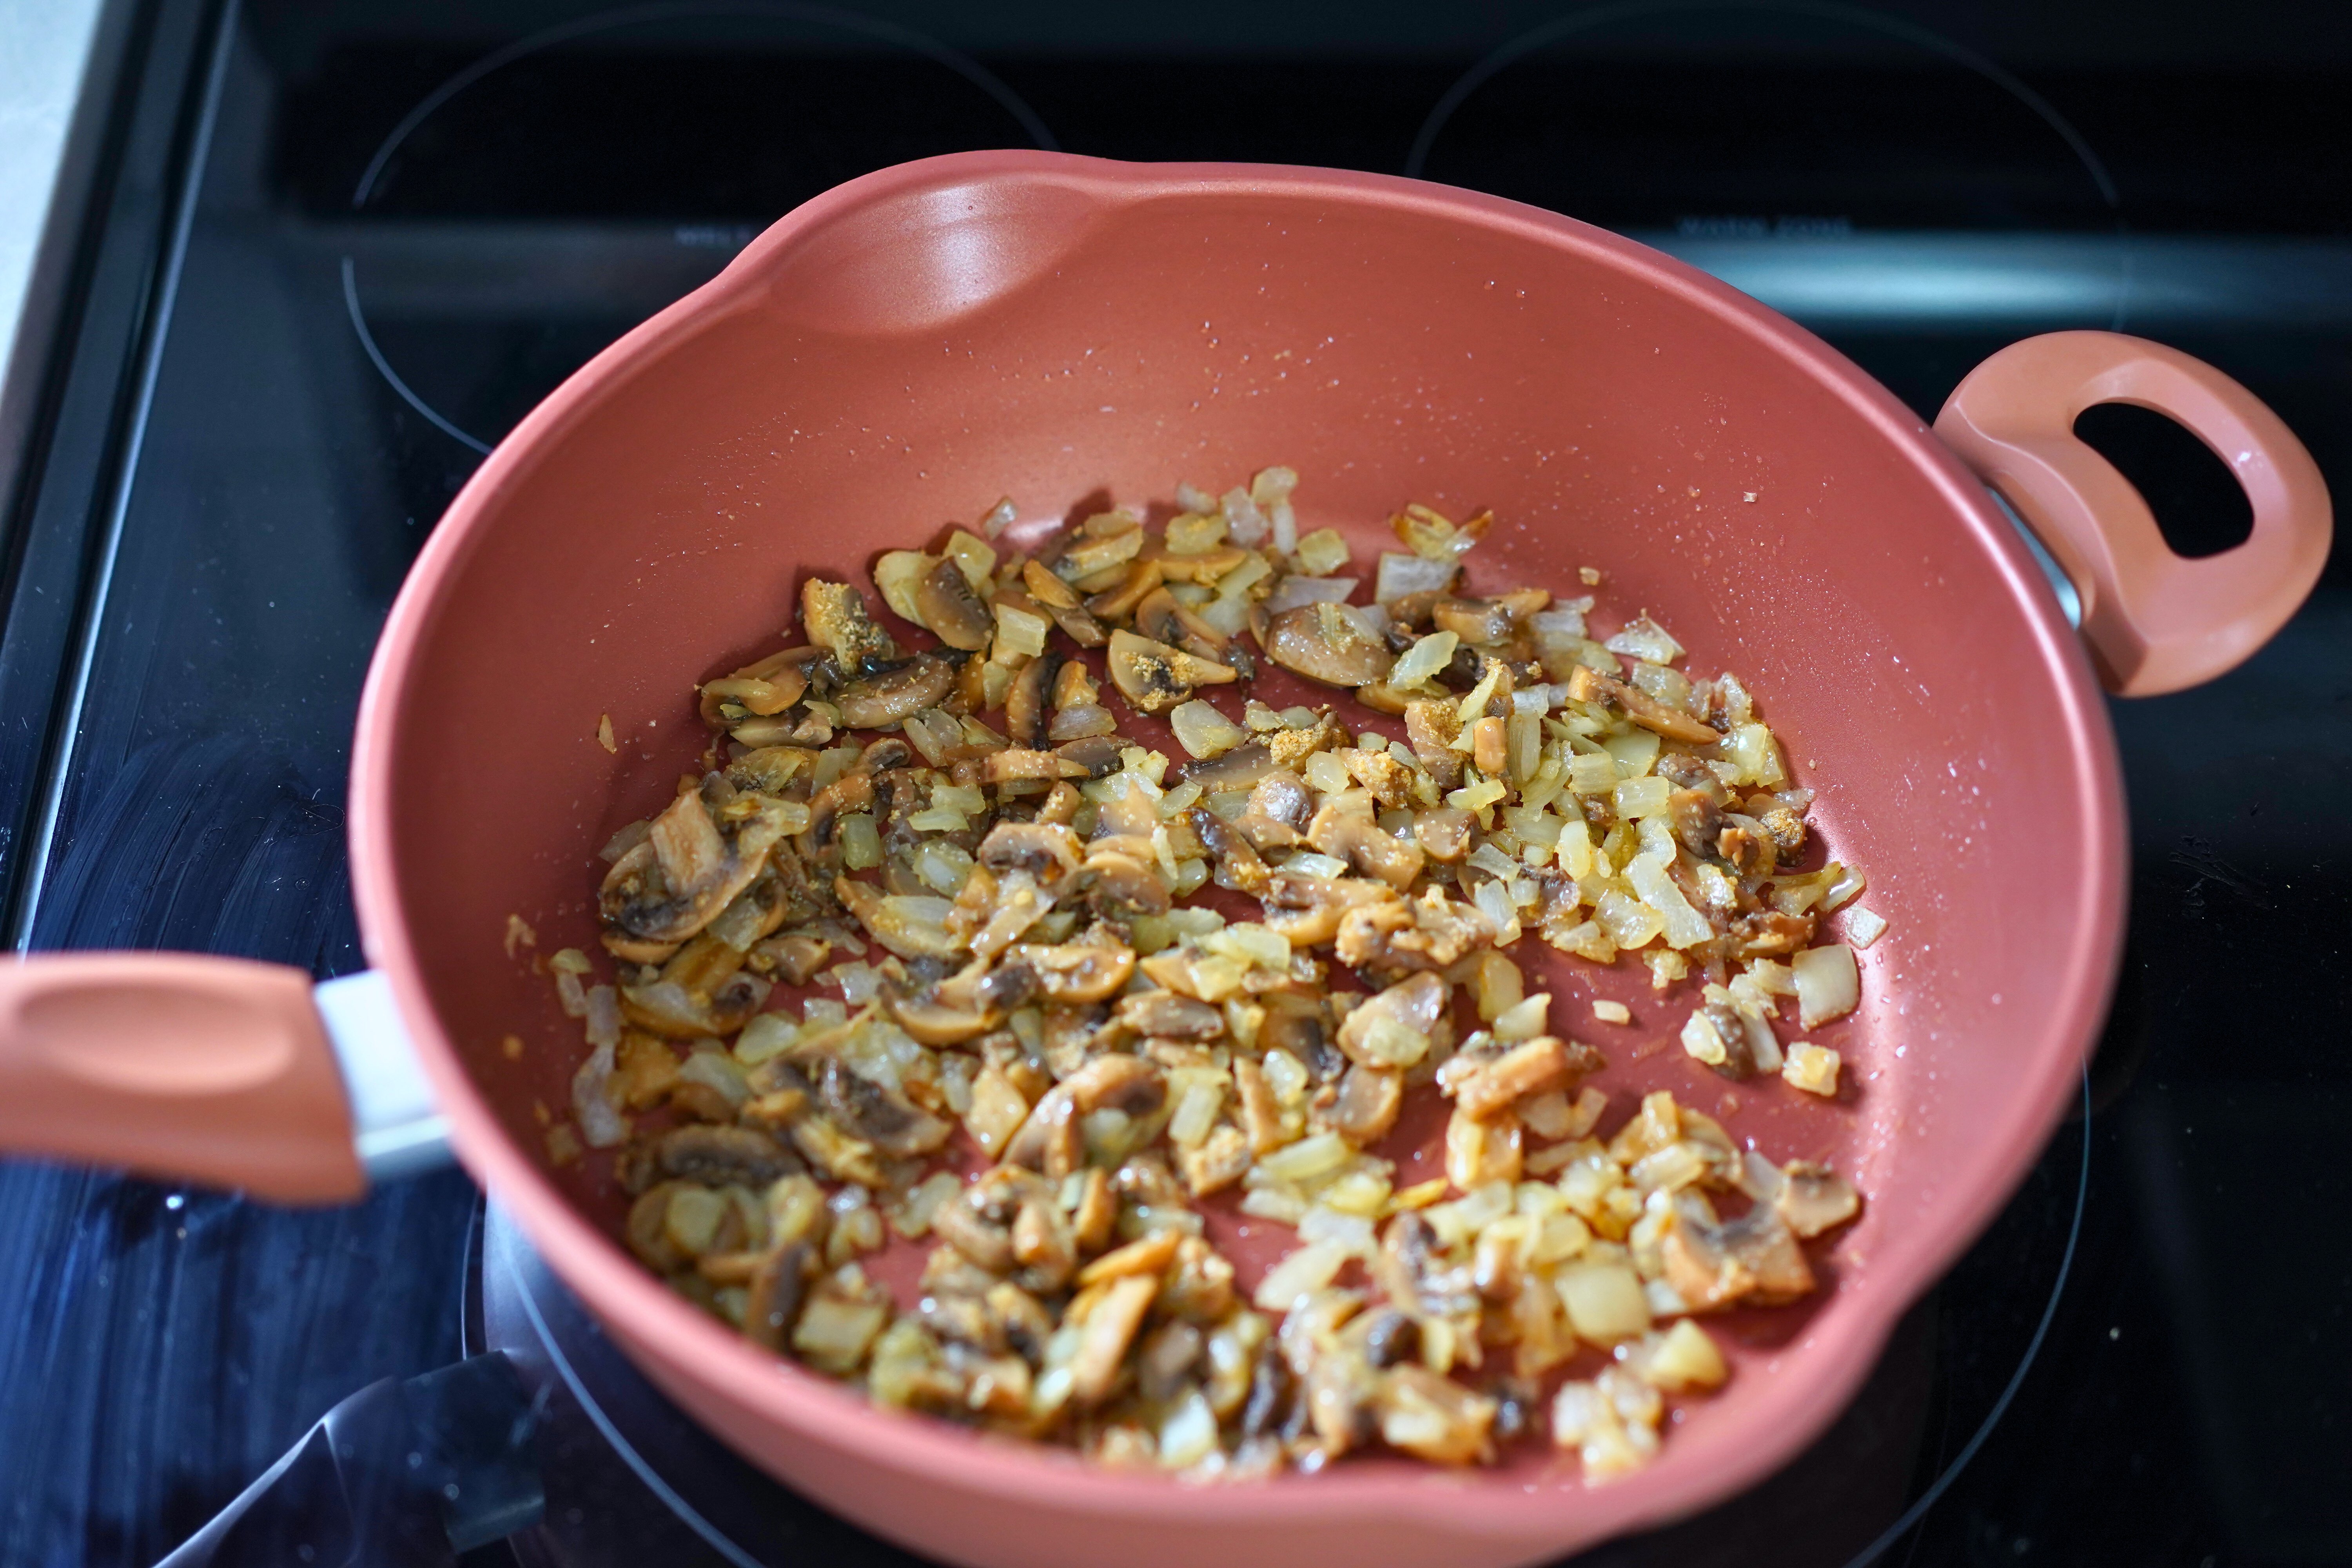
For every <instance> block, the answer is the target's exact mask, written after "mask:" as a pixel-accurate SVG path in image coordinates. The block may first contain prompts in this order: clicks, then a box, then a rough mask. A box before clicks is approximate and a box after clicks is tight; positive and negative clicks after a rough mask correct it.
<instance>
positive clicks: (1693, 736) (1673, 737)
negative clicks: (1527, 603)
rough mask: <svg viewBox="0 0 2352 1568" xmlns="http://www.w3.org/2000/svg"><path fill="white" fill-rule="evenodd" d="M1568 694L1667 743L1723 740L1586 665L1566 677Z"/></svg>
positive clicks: (1708, 743) (1701, 743) (1640, 691)
mask: <svg viewBox="0 0 2352 1568" xmlns="http://www.w3.org/2000/svg"><path fill="white" fill-rule="evenodd" d="M1568 695H1569V698H1570V700H1571V701H1576V702H1591V703H1595V704H1598V705H1599V706H1601V707H1602V708H1607V709H1610V710H1614V711H1616V712H1621V713H1622V714H1624V715H1625V717H1627V718H1628V719H1631V720H1632V721H1633V722H1634V723H1636V724H1639V725H1640V726H1642V728H1643V729H1644V730H1647V731H1651V732H1652V733H1653V734H1656V735H1663V736H1664V737H1665V738H1666V739H1667V740H1669V741H1681V742H1684V743H1685V744H1687V745H1693V746H1711V745H1713V744H1715V743H1716V742H1718V741H1720V740H1722V739H1723V737H1722V736H1721V735H1719V734H1717V733H1716V731H1714V730H1713V729H1711V728H1709V727H1708V726H1707V724H1706V722H1705V721H1702V720H1699V719H1696V718H1694V717H1692V716H1691V715H1690V714H1688V713H1685V712H1684V711H1683V710H1680V709H1678V708H1669V707H1667V706H1666V705H1665V704H1664V703H1663V702H1661V701H1659V700H1657V699H1656V698H1654V697H1653V696H1651V695H1650V694H1649V693H1648V692H1646V691H1644V690H1643V689H1641V688H1640V687H1638V686H1633V685H1629V684H1627V683H1626V682H1624V681H1622V680H1620V679H1617V678H1616V677H1614V676H1612V675H1603V674H1601V671H1599V670H1597V669H1595V668H1592V667H1591V665H1589V664H1580V665H1578V666H1577V667H1576V668H1575V670H1574V672H1573V673H1571V674H1570V676H1569V678H1568Z"/></svg>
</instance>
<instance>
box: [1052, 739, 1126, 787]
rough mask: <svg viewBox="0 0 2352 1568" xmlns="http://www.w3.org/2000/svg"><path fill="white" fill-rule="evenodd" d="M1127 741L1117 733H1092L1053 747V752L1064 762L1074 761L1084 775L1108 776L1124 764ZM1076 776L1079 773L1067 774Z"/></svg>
mask: <svg viewBox="0 0 2352 1568" xmlns="http://www.w3.org/2000/svg"><path fill="white" fill-rule="evenodd" d="M1126 751H1127V742H1125V741H1123V740H1121V739H1120V738H1119V737H1118V736H1117V735H1092V736H1088V737H1087V738H1085V739H1083V740H1076V741H1072V742H1068V743H1067V744H1065V745H1057V746H1055V748H1054V754H1055V756H1057V757H1059V758H1061V759H1062V760H1063V761H1064V762H1066V763H1076V764H1077V766H1078V768H1079V769H1080V770H1081V773H1083V774H1084V776H1086V777H1087V778H1090V779H1099V778H1108V777H1109V776H1110V775H1111V774H1113V773H1117V772H1118V770H1119V769H1120V768H1121V767H1122V766H1124V765H1125V763H1124V761H1123V757H1124V753H1125V752H1126ZM1068 776H1070V777H1073V778H1076V777H1078V776H1079V774H1077V773H1073V774H1070V775H1068Z"/></svg>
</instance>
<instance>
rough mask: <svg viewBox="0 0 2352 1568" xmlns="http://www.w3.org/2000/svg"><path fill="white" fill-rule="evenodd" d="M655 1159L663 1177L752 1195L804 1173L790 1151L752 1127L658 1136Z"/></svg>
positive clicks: (687, 1129)
mask: <svg viewBox="0 0 2352 1568" xmlns="http://www.w3.org/2000/svg"><path fill="white" fill-rule="evenodd" d="M656 1160H657V1162H658V1163H659V1164H660V1166H661V1172H662V1174H664V1175H666V1176H680V1177H684V1178H685V1179H687V1180H688V1181H695V1182H700V1183H702V1184H704V1185H705V1186H711V1187H723V1186H727V1185H729V1184H733V1185H736V1186H743V1187H750V1188H751V1189H752V1190H753V1191H755V1192H758V1191H761V1190H764V1189H765V1188H766V1187H767V1186H768V1184H770V1183H772V1182H773V1181H775V1180H776V1179H777V1178H779V1177H782V1176H790V1175H795V1174H797V1173H800V1172H801V1171H802V1170H803V1168H804V1167H803V1165H802V1164H801V1162H800V1160H799V1158H798V1157H797V1156H796V1155H794V1154H793V1152H792V1151H791V1150H789V1149H787V1148H785V1147H784V1146H783V1145H782V1144H781V1143H779V1142H776V1141H775V1140H774V1139H772V1138H771V1137H769V1136H768V1135H767V1134H766V1133H764V1132H761V1131H759V1130H758V1129H757V1128H751V1127H711V1126H706V1125H696V1126H691V1127H673V1128H671V1129H670V1130H669V1131H667V1132H665V1133H663V1134H662V1135H661V1142H660V1143H659V1144H658V1145H657V1146H656Z"/></svg>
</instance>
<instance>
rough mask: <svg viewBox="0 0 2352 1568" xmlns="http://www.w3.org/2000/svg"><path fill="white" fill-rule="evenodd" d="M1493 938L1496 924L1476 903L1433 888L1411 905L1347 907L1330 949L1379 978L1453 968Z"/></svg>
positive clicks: (1348, 963)
mask: <svg viewBox="0 0 2352 1568" xmlns="http://www.w3.org/2000/svg"><path fill="white" fill-rule="evenodd" d="M1494 940H1495V928H1494V927H1493V926H1492V925H1490V924H1489V923H1487V921H1486V916H1485V915H1483V914H1481V913H1480V912H1479V911H1478V908H1477V906H1476V905H1475V904H1467V903H1464V902H1462V901H1461V900H1458V899H1449V898H1447V897H1446V896H1445V890H1444V889H1443V888H1431V889H1427V890H1426V891H1424V892H1423V894H1422V895H1421V897H1419V898H1418V899H1415V900H1412V902H1411V903H1410V904H1407V903H1404V902H1402V900H1399V901H1397V902H1395V903H1388V904H1372V905H1368V906H1366V907H1364V908H1360V909H1353V910H1348V911H1346V912H1345V913H1344V914H1342V915H1341V916H1340V917H1339V936H1338V939H1337V941H1336V942H1335V944H1334V948H1333V951H1334V952H1337V953H1338V955H1339V962H1340V963H1345V964H1347V965H1348V966H1349V967H1350V968H1353V969H1360V970H1362V971H1364V972H1365V973H1366V974H1367V975H1370V976H1376V977H1381V978H1389V977H1394V976H1400V975H1402V974H1403V973H1406V972H1407V971H1410V970H1417V969H1433V970H1445V969H1451V968H1452V967H1453V966H1454V964H1455V963H1459V962H1460V961H1461V960H1462V959H1464V958H1465V957H1467V956H1469V954H1470V953H1471V952H1474V951H1475V950H1476V949H1477V948H1479V947H1481V946H1484V945H1486V943H1488V942H1493V941H1494Z"/></svg>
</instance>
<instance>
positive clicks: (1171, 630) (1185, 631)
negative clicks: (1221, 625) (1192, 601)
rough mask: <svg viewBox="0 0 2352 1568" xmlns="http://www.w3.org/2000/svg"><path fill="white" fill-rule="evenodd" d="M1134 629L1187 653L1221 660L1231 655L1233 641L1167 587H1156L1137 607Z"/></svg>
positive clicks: (1155, 640)
mask: <svg viewBox="0 0 2352 1568" xmlns="http://www.w3.org/2000/svg"><path fill="white" fill-rule="evenodd" d="M1135 629H1136V630H1137V631H1138V632H1140V633H1141V634H1142V635H1143V636H1145V637H1150V638H1151V639H1152V640H1153V641H1154V642H1163V643H1166V644H1168V645H1169V646H1170V647H1181V648H1182V649H1183V650H1184V651H1185V652H1187V653H1192V654H1197V655H1199V656H1200V657H1201V658H1208V659H1216V660H1218V661H1220V662H1223V660H1225V659H1226V658H1228V657H1229V656H1228V654H1227V652H1226V645H1227V643H1228V642H1229V641H1230V640H1231V639H1229V638H1228V637H1226V636H1225V635H1224V634H1223V632H1221V631H1219V630H1217V628H1216V627H1214V626H1211V625H1210V624H1209V623H1208V622H1206V621H1204V620H1202V618H1201V617H1200V616H1197V615H1195V614H1193V613H1192V610H1190V609H1189V608H1187V607H1186V606H1185V605H1183V604H1181V602H1179V601H1178V599H1177V598H1176V596H1175V595H1173V594H1171V593H1170V592H1169V591H1168V590H1167V589H1166V588H1154V589H1153V590H1152V591H1151V592H1150V593H1149V594H1147V595H1144V596H1143V601H1142V603H1140V604H1139V605H1136V606H1135Z"/></svg>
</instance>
